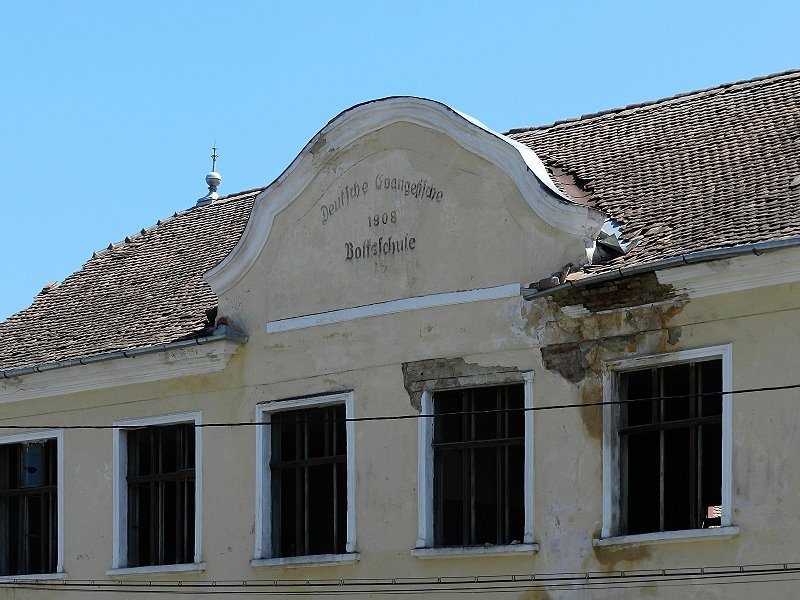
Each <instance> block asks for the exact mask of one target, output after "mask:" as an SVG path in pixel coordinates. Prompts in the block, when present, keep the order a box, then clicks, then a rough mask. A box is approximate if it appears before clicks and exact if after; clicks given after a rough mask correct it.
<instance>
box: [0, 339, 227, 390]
mask: <svg viewBox="0 0 800 600" xmlns="http://www.w3.org/2000/svg"><path fill="white" fill-rule="evenodd" d="M240 345H241V342H240V341H238V340H230V339H224V338H222V339H218V340H214V341H210V342H207V343H203V344H196V343H192V344H187V345H180V346H177V347H165V348H161V347H156V348H155V349H153V351H150V352H115V353H113V354H112V355H108V356H107V357H105V356H104V355H99V356H98V357H87V358H86V359H79V360H76V361H71V362H70V364H68V365H67V366H64V367H59V368H52V369H45V368H42V369H41V370H33V369H31V370H30V372H27V373H25V374H20V375H16V376H14V377H8V378H5V379H0V404H2V403H5V402H18V401H21V400H32V399H35V398H50V397H53V396H61V395H64V394H73V393H78V392H86V391H90V390H100V389H105V388H111V387H120V386H123V385H131V384H136V383H147V382H151V381H163V380H166V379H174V378H176V377H186V376H189V375H203V374H207V373H215V372H217V371H221V370H222V369H224V368H225V367H226V366H227V364H228V361H229V360H230V358H231V357H232V356H233V355H234V354H235V353H236V351H237V350H238V349H239V346H240ZM81 361H83V362H81ZM55 364H57V363H55Z"/></svg>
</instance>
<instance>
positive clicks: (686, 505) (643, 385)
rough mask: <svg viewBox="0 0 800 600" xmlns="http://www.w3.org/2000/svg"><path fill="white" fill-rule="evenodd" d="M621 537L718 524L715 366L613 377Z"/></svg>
mask: <svg viewBox="0 0 800 600" xmlns="http://www.w3.org/2000/svg"><path fill="white" fill-rule="evenodd" d="M620 390H621V392H622V399H623V400H629V401H634V400H635V402H628V403H626V404H623V406H622V409H621V419H620V428H619V436H620V444H621V454H620V457H621V458H620V460H621V471H622V495H621V503H622V507H621V508H622V530H623V531H622V533H626V534H637V533H649V532H656V531H674V530H679V529H696V528H701V527H713V526H718V525H719V524H720V523H719V521H720V519H719V514H720V508H721V504H722V394H721V393H720V392H721V391H722V361H721V360H719V359H716V360H708V361H699V362H691V363H684V364H679V365H670V366H665V367H652V368H648V369H641V370H636V371H628V372H624V373H621V374H620Z"/></svg>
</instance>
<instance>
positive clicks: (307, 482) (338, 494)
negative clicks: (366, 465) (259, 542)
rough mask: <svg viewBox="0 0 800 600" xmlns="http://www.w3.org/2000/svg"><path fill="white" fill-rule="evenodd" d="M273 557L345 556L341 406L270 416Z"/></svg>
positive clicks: (344, 436) (344, 447)
mask: <svg viewBox="0 0 800 600" xmlns="http://www.w3.org/2000/svg"><path fill="white" fill-rule="evenodd" d="M270 431H271V439H272V453H271V460H270V463H269V468H270V473H271V481H272V490H271V493H272V515H271V519H272V555H273V556H274V557H287V556H305V555H311V554H343V553H344V552H345V549H346V544H347V433H346V420H345V407H344V405H343V404H337V405H333V406H324V407H319V408H306V409H298V410H287V411H282V412H277V413H273V414H272V416H271V427H270Z"/></svg>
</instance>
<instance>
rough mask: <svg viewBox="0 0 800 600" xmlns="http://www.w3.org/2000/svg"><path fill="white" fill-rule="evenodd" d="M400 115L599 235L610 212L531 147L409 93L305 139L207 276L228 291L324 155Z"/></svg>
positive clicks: (536, 207) (567, 221) (547, 209)
mask: <svg viewBox="0 0 800 600" xmlns="http://www.w3.org/2000/svg"><path fill="white" fill-rule="evenodd" d="M401 122H402V123H410V124H413V125H418V126H420V127H423V128H425V129H430V130H432V131H436V132H438V133H441V134H444V135H446V136H448V137H449V138H450V139H452V140H453V141H455V142H456V143H458V144H460V145H461V146H462V147H463V148H464V149H466V150H467V151H469V152H472V153H473V154H475V155H477V156H480V157H481V158H483V159H485V160H487V161H488V162H489V163H491V164H493V165H495V166H497V167H498V168H500V169H502V170H503V171H504V172H505V173H506V174H507V175H508V176H509V177H510V178H511V180H512V181H513V182H514V183H515V184H516V185H517V187H518V188H519V190H520V192H521V193H522V196H523V197H524V198H525V199H526V200H527V202H528V204H529V205H530V207H531V209H532V210H533V211H534V212H535V213H536V214H537V215H539V217H541V218H542V219H543V220H544V221H545V222H547V223H548V224H550V225H551V226H553V227H555V228H557V229H559V230H561V231H563V232H565V233H567V234H571V235H573V236H576V237H578V238H580V240H581V243H583V240H585V239H586V238H594V237H595V235H596V234H597V232H598V231H599V230H600V228H601V227H602V225H603V222H604V221H605V215H603V213H601V212H600V211H599V210H597V209H594V208H590V207H587V206H583V205H580V204H576V203H574V202H571V201H570V200H569V199H568V198H567V197H565V196H564V195H563V194H562V193H561V192H560V191H559V190H558V189H557V188H556V187H555V185H554V184H553V182H552V181H551V180H550V177H549V176H548V174H547V171H546V169H545V167H544V165H543V164H542V162H541V160H539V157H538V156H536V154H535V153H534V152H533V150H531V149H530V148H528V147H526V146H524V145H523V144H520V143H518V142H516V141H514V140H511V139H510V138H507V137H505V136H503V135H500V134H498V133H495V132H493V131H491V130H489V129H487V128H486V127H485V126H483V125H482V124H481V123H479V122H478V121H475V120H474V119H470V118H469V117H466V116H465V115H463V114H461V113H459V112H457V111H455V110H453V109H451V108H449V107H448V106H446V105H444V104H441V103H439V102H435V101H433V100H427V99H424V98H414V97H407V96H403V97H394V98H384V99H382V100H375V101H373V102H367V103H364V104H360V105H357V106H354V107H353V108H350V109H349V110H346V111H344V112H342V113H341V114H340V115H338V116H337V117H336V118H334V119H333V120H332V121H331V122H330V123H328V125H326V126H325V127H324V128H323V129H322V130H321V131H320V132H319V133H318V134H317V135H315V136H314V137H313V138H312V139H311V141H310V142H308V144H306V146H305V148H303V150H302V151H301V152H300V154H299V155H298V156H297V157H296V158H295V159H294V161H292V163H291V164H290V165H289V166H288V167H287V168H286V170H285V171H284V172H283V173H282V174H281V175H280V177H278V178H277V179H276V180H275V181H274V182H272V183H271V184H270V185H269V186H268V187H267V188H266V189H265V190H264V191H263V192H261V193H260V194H259V195H258V196H257V197H256V199H255V204H254V206H253V210H252V212H251V214H250V219H249V220H248V222H247V226H246V227H245V230H244V232H243V233H242V237H241V239H240V240H239V242H238V243H237V245H236V246H235V247H234V249H233V250H232V251H231V252H230V254H228V256H226V257H225V258H224V259H223V260H222V261H221V262H220V263H219V264H218V265H217V266H215V267H214V268H212V269H211V270H209V271H208V272H207V273H206V274H205V275H204V277H205V279H206V281H207V282H208V283H209V285H210V286H211V288H212V289H213V290H214V293H216V294H217V296H219V297H221V296H223V295H224V294H225V293H226V292H227V291H228V290H230V289H231V288H232V287H233V286H234V285H236V283H237V282H238V281H240V280H241V279H242V278H243V277H244V276H245V274H246V273H247V272H248V271H249V270H250V269H251V268H252V266H253V265H254V264H255V262H256V260H257V259H258V256H259V255H260V254H261V251H262V250H263V248H264V245H265V244H266V241H267V238H268V237H269V233H270V230H271V229H272V223H273V220H274V218H275V216H276V215H277V214H278V213H279V212H280V211H282V210H283V209H284V208H286V207H287V206H288V205H289V204H291V203H292V202H293V201H294V200H295V199H296V198H297V197H298V196H299V195H300V194H301V193H302V192H303V190H305V189H306V187H307V186H308V185H309V184H310V183H311V181H312V180H313V178H314V177H315V176H316V174H317V171H318V165H317V162H318V160H319V158H318V157H319V156H321V155H325V156H328V155H329V154H331V153H335V152H338V151H340V150H342V149H344V148H346V147H348V146H350V145H351V144H353V143H354V142H356V141H357V140H359V139H360V138H362V137H364V136H366V135H369V134H371V133H373V132H375V131H378V130H380V129H383V128H385V127H387V126H389V125H392V124H394V123H401Z"/></svg>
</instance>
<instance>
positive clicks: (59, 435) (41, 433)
mask: <svg viewBox="0 0 800 600" xmlns="http://www.w3.org/2000/svg"><path fill="white" fill-rule="evenodd" d="M39 440H55V441H56V479H57V481H56V519H57V521H58V522H57V524H56V535H57V536H58V540H57V546H56V570H55V572H54V573H36V574H30V575H4V576H2V577H0V581H13V580H22V579H36V580H39V579H61V578H63V577H64V576H65V575H66V574H65V573H64V432H63V430H61V429H41V430H38V431H28V432H25V433H13V434H10V435H2V436H0V445H6V444H22V443H25V442H37V441H39Z"/></svg>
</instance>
